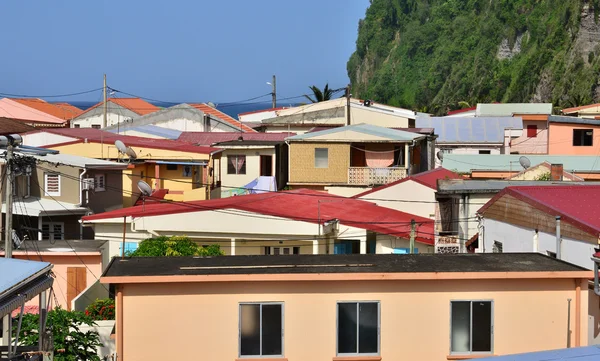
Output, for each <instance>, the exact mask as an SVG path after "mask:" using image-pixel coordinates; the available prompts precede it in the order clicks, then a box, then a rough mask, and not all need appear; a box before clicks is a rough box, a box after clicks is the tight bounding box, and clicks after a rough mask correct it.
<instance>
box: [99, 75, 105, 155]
mask: <svg viewBox="0 0 600 361" xmlns="http://www.w3.org/2000/svg"><path fill="white" fill-rule="evenodd" d="M102 90H103V96H102V97H103V98H104V104H103V108H104V112H103V113H104V114H103V116H102V129H101V132H100V159H104V133H103V129H104V128H106V105H107V104H106V74H104V86H103V87H102Z"/></svg>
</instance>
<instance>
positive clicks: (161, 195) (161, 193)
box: [134, 188, 169, 206]
mask: <svg viewBox="0 0 600 361" xmlns="http://www.w3.org/2000/svg"><path fill="white" fill-rule="evenodd" d="M168 193H169V190H168V189H162V188H161V189H155V190H153V191H152V194H151V195H150V196H149V197H146V198H145V199H144V198H142V197H140V198H138V200H137V201H135V204H134V206H142V205H146V204H150V203H160V202H161V201H162V200H164V199H165V196H166V195H167V194H168Z"/></svg>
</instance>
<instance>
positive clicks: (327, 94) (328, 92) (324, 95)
mask: <svg viewBox="0 0 600 361" xmlns="http://www.w3.org/2000/svg"><path fill="white" fill-rule="evenodd" d="M308 88H309V89H310V90H311V91H312V92H313V96H314V98H313V97H311V96H310V95H307V94H305V95H304V97H305V98H306V99H308V100H310V101H311V102H312V103H319V102H324V101H326V100H331V96H332V95H333V93H334V90H333V89H329V83H327V84H325V88H323V91H321V89H319V88H317V86H316V85H313V86H310V87H308Z"/></svg>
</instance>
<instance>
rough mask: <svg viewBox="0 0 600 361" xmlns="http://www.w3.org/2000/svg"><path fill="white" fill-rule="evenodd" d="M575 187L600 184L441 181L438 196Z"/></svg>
mask: <svg viewBox="0 0 600 361" xmlns="http://www.w3.org/2000/svg"><path fill="white" fill-rule="evenodd" d="M557 185H564V186H573V185H584V186H589V185H596V186H597V185H600V182H564V181H563V182H559V181H557V182H552V181H544V182H542V181H527V180H521V181H519V180H478V179H440V180H439V181H438V183H437V194H439V195H443V194H466V193H469V194H470V193H480V194H481V193H498V192H500V191H501V190H503V189H504V188H506V187H512V186H540V187H543V186H557Z"/></svg>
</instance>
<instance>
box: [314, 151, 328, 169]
mask: <svg viewBox="0 0 600 361" xmlns="http://www.w3.org/2000/svg"><path fill="white" fill-rule="evenodd" d="M328 153H329V151H328V149H327V148H315V168H327V167H328V165H329V160H328V158H329V156H328V155H329V154H328Z"/></svg>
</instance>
